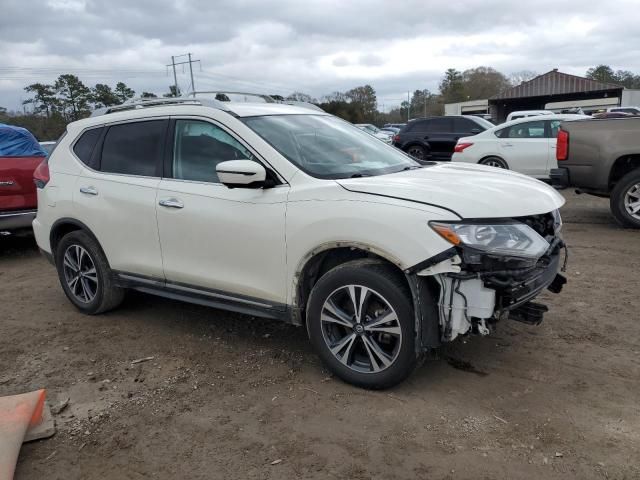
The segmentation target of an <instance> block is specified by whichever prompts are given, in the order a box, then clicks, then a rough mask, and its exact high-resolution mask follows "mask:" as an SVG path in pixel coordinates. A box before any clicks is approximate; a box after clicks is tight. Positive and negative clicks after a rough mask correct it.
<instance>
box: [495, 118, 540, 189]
mask: <svg viewBox="0 0 640 480" xmlns="http://www.w3.org/2000/svg"><path fill="white" fill-rule="evenodd" d="M536 118H540V117H536ZM547 123H548V121H544V120H532V121H529V122H522V123H517V124H515V125H511V126H510V127H506V128H503V129H502V130H499V131H498V135H499V138H500V142H499V143H500V151H501V155H502V158H504V159H505V160H506V162H507V164H508V165H509V168H510V169H511V170H515V171H516V172H520V173H524V174H526V175H531V176H534V177H541V178H544V177H545V175H548V173H547V169H548V162H549V138H548V133H547Z"/></svg>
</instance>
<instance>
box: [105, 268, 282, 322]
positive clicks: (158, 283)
mask: <svg viewBox="0 0 640 480" xmlns="http://www.w3.org/2000/svg"><path fill="white" fill-rule="evenodd" d="M114 274H115V275H116V281H117V283H118V285H119V286H121V287H124V288H132V289H134V290H139V291H142V292H146V293H151V294H154V295H159V296H162V297H167V298H172V299H176V300H182V301H186V302H190V303H196V304H199V305H206V306H211V307H215V308H220V309H223V310H231V311H235V312H239V313H244V314H248V315H255V316H259V317H265V318H276V319H280V320H289V314H288V311H289V309H288V308H287V305H285V304H278V303H272V302H269V301H266V300H262V299H258V298H254V297H248V296H243V295H235V294H231V293H228V292H223V291H220V290H214V289H208V288H201V287H197V286H194V285H190V284H185V283H180V282H167V281H165V280H163V279H159V278H155V277H149V276H143V275H137V274H133V273H129V272H120V271H115V272H114Z"/></svg>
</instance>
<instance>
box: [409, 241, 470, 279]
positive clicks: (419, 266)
mask: <svg viewBox="0 0 640 480" xmlns="http://www.w3.org/2000/svg"><path fill="white" fill-rule="evenodd" d="M457 254H458V250H457V249H456V247H451V248H448V249H447V250H445V251H444V252H440V253H438V254H437V255H434V256H433V257H431V258H427V259H426V260H423V261H422V262H420V263H416V264H415V265H414V266H412V267H409V268H407V269H406V270H405V273H408V274H411V273H415V272H418V271H420V270H424V269H425V268H429V267H431V266H433V265H436V264H438V263H440V262H443V261H445V260H447V259H449V258H452V257H455V256H456V255H457Z"/></svg>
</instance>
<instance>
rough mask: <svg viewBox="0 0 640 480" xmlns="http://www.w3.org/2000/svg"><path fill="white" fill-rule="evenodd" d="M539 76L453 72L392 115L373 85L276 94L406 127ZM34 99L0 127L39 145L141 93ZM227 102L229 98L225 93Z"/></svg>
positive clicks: (48, 91)
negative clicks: (21, 131)
mask: <svg viewBox="0 0 640 480" xmlns="http://www.w3.org/2000/svg"><path fill="white" fill-rule="evenodd" d="M535 76H537V74H536V73H535V72H532V71H529V70H523V71H520V72H516V73H512V74H511V75H509V76H507V75H505V74H503V73H501V72H499V71H497V70H495V69H493V68H491V67H483V66H481V67H477V68H471V69H468V70H464V71H459V70H456V69H454V68H450V69H448V70H447V71H446V72H444V74H443V76H442V78H441V80H440V83H439V85H438V90H437V92H431V91H430V90H429V89H427V88H424V89H417V90H414V91H413V92H412V93H411V94H410V96H409V98H408V99H407V100H404V101H403V102H401V103H400V105H399V106H398V107H395V108H392V109H391V110H389V111H380V102H379V101H378V97H377V94H376V91H375V89H374V88H373V87H372V86H371V85H368V84H367V85H361V86H358V87H355V88H352V89H350V90H347V91H345V92H340V91H336V92H332V93H330V94H327V95H324V96H322V97H320V98H314V97H312V96H311V95H309V94H306V93H304V92H293V93H291V94H290V95H288V96H286V97H284V96H281V95H272V97H274V98H275V99H277V100H292V101H303V102H310V103H314V104H316V105H318V106H320V108H322V109H323V110H324V111H326V112H328V113H331V114H333V115H336V116H338V117H341V118H344V119H345V120H348V121H350V122H352V123H374V124H377V125H382V124H384V123H402V122H406V120H407V118H415V117H423V116H429V115H442V114H443V113H444V105H445V104H446V103H455V102H463V101H467V100H477V99H483V98H489V97H491V96H493V95H496V94H498V93H500V92H501V91H503V90H506V89H507V88H510V87H512V86H515V85H519V84H520V83H522V82H525V81H528V80H531V79H532V78H534V77H535ZM586 77H587V78H591V79H593V80H598V81H602V82H607V83H615V84H619V85H622V86H624V87H626V88H640V75H636V74H634V73H633V72H630V71H627V70H617V71H614V70H613V69H612V68H611V67H609V66H608V65H597V66H595V67H593V68H590V69H589V70H588V71H587V72H586ZM24 90H25V91H26V92H27V93H28V94H29V95H30V98H28V99H27V100H25V101H24V102H23V104H24V106H25V109H28V110H29V111H28V112H27V111H25V112H24V113H22V114H19V113H13V114H11V115H9V114H8V113H7V111H6V109H4V108H2V107H0V123H10V124H13V125H18V126H22V127H25V128H27V129H29V130H30V131H31V132H32V133H33V134H34V135H35V136H36V138H38V139H39V140H52V139H56V138H58V137H59V136H60V135H61V134H62V132H64V129H65V127H66V124H67V123H69V122H72V121H74V120H78V119H80V118H84V117H86V116H88V115H90V113H91V110H92V109H95V108H100V107H109V106H113V105H119V104H121V103H123V102H125V101H127V100H128V99H130V98H133V97H134V96H135V94H136V92H135V91H134V90H133V89H132V88H130V87H128V86H127V85H126V84H125V83H123V82H117V83H116V84H115V86H114V87H113V88H112V87H111V86H110V85H107V84H104V83H97V84H96V85H94V86H93V87H88V86H86V85H85V84H84V83H83V82H82V81H81V80H80V79H79V78H78V77H77V76H75V75H72V74H64V75H60V76H59V77H58V78H57V79H56V81H55V82H54V83H52V84H44V83H33V84H31V85H28V86H26V87H25V88H24ZM179 95H180V92H179V91H176V89H175V87H174V86H171V87H169V91H168V92H167V93H164V94H163V97H176V96H179ZM139 96H140V97H142V98H157V95H156V94H154V93H151V92H147V91H143V92H142V93H141V94H140V95H139ZM218 99H219V100H222V101H228V100H229V99H228V98H227V97H226V96H225V95H223V94H221V96H219V98H218Z"/></svg>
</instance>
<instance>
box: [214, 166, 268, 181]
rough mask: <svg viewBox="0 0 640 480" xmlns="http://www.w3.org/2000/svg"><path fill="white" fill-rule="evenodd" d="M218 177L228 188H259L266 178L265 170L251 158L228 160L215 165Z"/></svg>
mask: <svg viewBox="0 0 640 480" xmlns="http://www.w3.org/2000/svg"><path fill="white" fill-rule="evenodd" d="M216 172H217V173H218V178H219V179H220V182H221V183H222V184H223V185H226V186H227V187H229V188H259V187H261V186H263V184H264V181H265V180H266V178H267V171H266V170H265V169H264V167H263V166H262V165H260V164H259V163H258V162H254V161H253V160H228V161H226V162H220V163H219V164H218V165H216Z"/></svg>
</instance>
